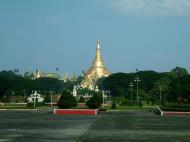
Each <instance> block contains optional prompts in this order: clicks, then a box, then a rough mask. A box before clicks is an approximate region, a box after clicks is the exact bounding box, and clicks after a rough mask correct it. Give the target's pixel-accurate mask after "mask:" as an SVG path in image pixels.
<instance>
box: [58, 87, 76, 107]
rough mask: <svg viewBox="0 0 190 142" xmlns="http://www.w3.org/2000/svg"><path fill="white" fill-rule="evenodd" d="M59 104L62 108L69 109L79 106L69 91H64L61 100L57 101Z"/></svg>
mask: <svg viewBox="0 0 190 142" xmlns="http://www.w3.org/2000/svg"><path fill="white" fill-rule="evenodd" d="M57 106H58V107H59V108H60V109H68V108H72V107H76V106H77V101H76V99H75V97H73V95H72V94H71V93H70V92H69V91H66V90H65V91H63V92H62V94H61V97H60V98H59V101H58V102H57Z"/></svg>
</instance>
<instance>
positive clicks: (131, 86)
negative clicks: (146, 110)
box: [129, 82, 134, 102]
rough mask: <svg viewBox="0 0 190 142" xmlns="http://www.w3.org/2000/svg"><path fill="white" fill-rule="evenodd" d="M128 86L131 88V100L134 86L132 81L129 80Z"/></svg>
mask: <svg viewBox="0 0 190 142" xmlns="http://www.w3.org/2000/svg"><path fill="white" fill-rule="evenodd" d="M129 87H130V89H131V102H132V96H133V87H134V85H133V82H131V83H130V84H129Z"/></svg>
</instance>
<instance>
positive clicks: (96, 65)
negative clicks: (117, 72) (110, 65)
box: [86, 41, 110, 78]
mask: <svg viewBox="0 0 190 142" xmlns="http://www.w3.org/2000/svg"><path fill="white" fill-rule="evenodd" d="M86 75H87V76H88V77H90V76H93V75H98V77H99V78H100V77H105V76H109V75H110V72H109V71H108V69H106V67H105V66H104V60H103V58H102V55H101V51H100V42H99V41H97V46H96V56H95V58H94V60H93V62H92V66H91V67H90V68H89V69H88V71H87V72H86Z"/></svg>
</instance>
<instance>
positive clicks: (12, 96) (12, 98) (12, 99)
mask: <svg viewBox="0 0 190 142" xmlns="http://www.w3.org/2000/svg"><path fill="white" fill-rule="evenodd" d="M11 94H12V103H13V91H12V93H11Z"/></svg>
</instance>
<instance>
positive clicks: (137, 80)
mask: <svg viewBox="0 0 190 142" xmlns="http://www.w3.org/2000/svg"><path fill="white" fill-rule="evenodd" d="M134 81H135V82H136V83H137V102H138V101H139V82H140V81H141V80H140V78H139V77H138V75H137V77H136V78H135V80H134Z"/></svg>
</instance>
